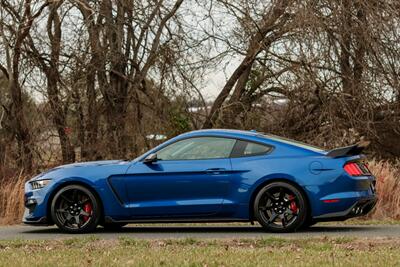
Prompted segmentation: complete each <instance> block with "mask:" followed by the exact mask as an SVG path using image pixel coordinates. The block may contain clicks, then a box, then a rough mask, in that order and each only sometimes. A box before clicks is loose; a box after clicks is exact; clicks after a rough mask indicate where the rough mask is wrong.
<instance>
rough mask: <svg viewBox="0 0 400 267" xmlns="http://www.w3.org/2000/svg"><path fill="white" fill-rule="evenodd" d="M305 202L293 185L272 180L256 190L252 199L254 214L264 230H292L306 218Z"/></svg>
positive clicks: (297, 227) (298, 226)
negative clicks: (256, 192) (258, 190)
mask: <svg viewBox="0 0 400 267" xmlns="http://www.w3.org/2000/svg"><path fill="white" fill-rule="evenodd" d="M307 209H308V207H307V204H306V201H305V197H304V196H303V194H302V193H301V192H300V191H299V190H298V189H297V188H296V187H295V186H293V185H291V184H288V183H285V182H273V183H271V184H268V185H266V186H265V187H264V188H262V189H261V190H260V192H258V194H257V196H256V198H255V201H254V215H255V217H256V218H257V220H258V222H259V223H260V224H261V225H262V226H263V227H264V229H265V230H267V231H271V232H278V233H279V232H282V233H283V232H292V231H296V230H297V229H299V228H300V227H301V226H302V225H303V224H304V223H305V221H306V218H307Z"/></svg>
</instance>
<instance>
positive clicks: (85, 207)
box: [83, 203, 92, 222]
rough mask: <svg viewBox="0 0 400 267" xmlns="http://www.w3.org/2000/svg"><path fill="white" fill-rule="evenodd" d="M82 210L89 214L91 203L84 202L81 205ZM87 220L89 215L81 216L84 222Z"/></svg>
mask: <svg viewBox="0 0 400 267" xmlns="http://www.w3.org/2000/svg"><path fill="white" fill-rule="evenodd" d="M83 210H84V211H85V212H87V213H89V214H91V213H92V204H90V203H86V204H85V205H84V206H83ZM88 220H89V216H83V221H84V222H87V221H88Z"/></svg>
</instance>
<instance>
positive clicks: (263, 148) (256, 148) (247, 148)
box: [232, 140, 272, 158]
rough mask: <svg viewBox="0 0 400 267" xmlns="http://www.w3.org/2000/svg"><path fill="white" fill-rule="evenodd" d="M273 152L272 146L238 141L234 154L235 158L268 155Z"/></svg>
mask: <svg viewBox="0 0 400 267" xmlns="http://www.w3.org/2000/svg"><path fill="white" fill-rule="evenodd" d="M271 150H272V147H271V146H268V145H263V144H258V143H253V142H248V141H242V140H238V141H237V143H236V145H235V148H234V151H233V152H232V157H233V158H239V157H249V156H257V155H263V154H267V153H268V152H270V151H271Z"/></svg>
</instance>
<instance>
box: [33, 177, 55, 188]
mask: <svg viewBox="0 0 400 267" xmlns="http://www.w3.org/2000/svg"><path fill="white" fill-rule="evenodd" d="M50 181H51V180H50V179H46V180H36V181H32V182H30V183H31V186H32V189H41V188H43V187H45V186H46V185H48V184H49V183H50Z"/></svg>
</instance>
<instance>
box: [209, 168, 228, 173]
mask: <svg viewBox="0 0 400 267" xmlns="http://www.w3.org/2000/svg"><path fill="white" fill-rule="evenodd" d="M224 171H226V169H225V168H210V169H207V170H206V173H209V174H221V173H222V172H224Z"/></svg>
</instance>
